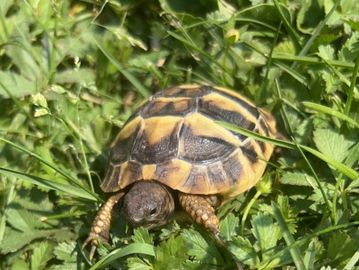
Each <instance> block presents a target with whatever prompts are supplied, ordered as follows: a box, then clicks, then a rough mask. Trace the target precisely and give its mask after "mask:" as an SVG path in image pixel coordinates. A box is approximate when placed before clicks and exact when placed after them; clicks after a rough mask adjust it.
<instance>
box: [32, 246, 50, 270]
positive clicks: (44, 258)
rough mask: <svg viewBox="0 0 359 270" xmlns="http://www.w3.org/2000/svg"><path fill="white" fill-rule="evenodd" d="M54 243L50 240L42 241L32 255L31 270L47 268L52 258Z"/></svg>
mask: <svg viewBox="0 0 359 270" xmlns="http://www.w3.org/2000/svg"><path fill="white" fill-rule="evenodd" d="M52 251H53V245H52V244H51V243H50V242H41V243H40V244H39V245H38V246H36V247H35V248H34V250H33V253H32V255H31V270H42V269H45V267H46V264H47V262H48V261H49V260H50V259H51V258H52V256H53V255H52Z"/></svg>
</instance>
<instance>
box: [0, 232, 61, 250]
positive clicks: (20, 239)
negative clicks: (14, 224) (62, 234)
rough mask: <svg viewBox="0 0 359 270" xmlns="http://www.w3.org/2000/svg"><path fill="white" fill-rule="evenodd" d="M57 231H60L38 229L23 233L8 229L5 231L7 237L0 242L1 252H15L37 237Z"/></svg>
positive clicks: (46, 235) (47, 235)
mask: <svg viewBox="0 0 359 270" xmlns="http://www.w3.org/2000/svg"><path fill="white" fill-rule="evenodd" d="M56 232H58V230H41V231H39V230H36V231H28V232H26V233H23V232H18V231H14V230H11V229H7V230H6V232H5V237H4V239H3V241H2V243H1V244H0V252H1V253H2V254H7V253H9V252H15V251H17V250H19V249H20V248H22V247H23V246H25V245H27V244H29V243H30V242H31V241H33V240H35V239H39V238H43V237H49V236H51V235H53V234H55V233H56Z"/></svg>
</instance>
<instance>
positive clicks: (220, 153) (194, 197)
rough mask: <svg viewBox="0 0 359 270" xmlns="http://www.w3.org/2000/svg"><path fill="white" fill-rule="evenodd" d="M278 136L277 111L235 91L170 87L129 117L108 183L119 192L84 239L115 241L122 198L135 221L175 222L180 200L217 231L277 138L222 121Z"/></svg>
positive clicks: (113, 155) (251, 183) (150, 224)
mask: <svg viewBox="0 0 359 270" xmlns="http://www.w3.org/2000/svg"><path fill="white" fill-rule="evenodd" d="M218 120H219V121H223V122H227V123H230V124H234V125H237V126H239V127H242V128H245V129H248V130H250V131H254V132H257V133H259V134H261V135H264V136H270V137H275V134H276V124H275V120H274V118H273V117H272V116H271V115H270V114H269V113H268V112H266V111H264V110H262V109H259V108H257V107H256V106H255V105H253V103H251V102H250V101H248V100H247V99H246V98H244V97H243V96H241V95H239V94H238V93H235V92H233V91H230V90H227V89H224V88H220V87H213V86H206V85H180V86H176V87H171V88H167V89H165V90H162V91H160V92H158V93H156V94H155V95H153V96H152V97H150V98H149V99H148V100H147V101H146V102H144V103H143V104H142V106H140V108H139V109H137V111H135V112H134V114H133V115H132V116H131V117H130V118H129V120H128V121H127V123H126V124H125V125H124V127H123V128H122V130H121V131H120V133H119V134H118V135H117V137H116V139H115V140H114V142H113V144H112V146H111V154H110V164H109V167H108V170H107V174H106V176H105V179H104V181H103V183H102V185H101V188H102V190H103V191H104V192H109V193H110V192H111V193H114V195H112V196H111V197H110V198H109V199H108V201H107V202H106V203H105V204H104V205H103V206H102V208H101V209H100V211H99V212H98V214H97V216H96V218H95V220H94V222H93V225H92V228H91V232H90V234H89V236H88V238H87V239H86V241H85V243H84V246H85V245H86V244H88V243H89V242H91V244H92V250H91V253H90V256H91V257H92V255H93V253H94V250H95V246H96V244H97V241H103V242H107V241H108V239H109V230H110V223H111V216H112V209H113V207H114V206H115V205H116V204H117V203H118V202H120V201H121V203H122V208H123V210H124V213H125V215H126V216H127V219H128V221H129V222H130V223H131V224H132V225H133V226H145V227H147V228H153V227H157V226H161V225H163V224H165V223H166V222H168V220H169V218H170V217H171V214H172V213H173V212H174V210H175V206H176V205H177V204H179V205H180V207H181V208H182V209H184V210H185V211H186V212H187V213H188V214H189V215H190V216H191V217H192V218H193V220H195V221H196V222H197V223H199V224H202V225H203V226H204V227H205V228H207V229H208V230H209V231H211V232H212V233H213V234H214V235H215V236H216V237H218V236H219V220H218V217H217V216H216V213H215V209H216V208H217V207H218V206H219V205H220V204H221V203H223V202H224V201H226V200H228V199H231V198H233V197H235V196H237V195H238V194H240V193H242V192H244V191H246V190H248V189H250V188H251V187H252V186H254V185H255V184H256V183H257V181H258V180H259V179H260V178H261V176H262V174H263V172H264V170H265V167H266V164H267V163H266V161H267V160H268V159H269V158H270V156H271V154H272V152H273V146H272V145H271V144H268V143H264V142H260V141H256V140H254V139H252V138H249V137H246V136H244V135H242V134H239V133H236V132H233V131H231V130H228V129H226V128H224V127H223V126H221V125H219V124H218V122H216V121H218Z"/></svg>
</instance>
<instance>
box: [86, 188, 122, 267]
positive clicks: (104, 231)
mask: <svg viewBox="0 0 359 270" xmlns="http://www.w3.org/2000/svg"><path fill="white" fill-rule="evenodd" d="M123 195H124V193H123V192H119V193H117V194H115V195H113V196H111V197H110V198H109V199H108V200H107V202H106V203H105V204H104V205H103V206H102V207H101V209H100V210H99V211H98V213H97V215H96V217H95V219H94V221H93V223H92V226H91V232H90V234H89V236H88V237H87V238H86V240H85V241H84V243H83V245H82V247H81V248H82V249H84V248H85V247H86V246H87V245H88V244H89V243H91V251H90V256H89V257H90V260H92V258H93V256H94V255H95V252H96V249H97V246H98V244H99V243H108V239H109V235H110V225H111V217H112V209H113V207H114V206H115V204H116V203H117V202H118V201H119V200H120V199H121V197H122V196H123Z"/></svg>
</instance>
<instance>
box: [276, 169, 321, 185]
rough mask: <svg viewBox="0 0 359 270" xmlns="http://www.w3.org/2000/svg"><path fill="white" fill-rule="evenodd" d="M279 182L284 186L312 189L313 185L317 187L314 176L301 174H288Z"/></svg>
mask: <svg viewBox="0 0 359 270" xmlns="http://www.w3.org/2000/svg"><path fill="white" fill-rule="evenodd" d="M279 181H280V182H281V183H282V184H284V185H293V186H304V187H312V186H313V185H314V186H316V184H315V180H314V179H313V177H312V176H309V175H307V174H306V173H299V172H286V173H284V174H283V175H282V177H281V178H280V180H279Z"/></svg>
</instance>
